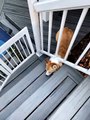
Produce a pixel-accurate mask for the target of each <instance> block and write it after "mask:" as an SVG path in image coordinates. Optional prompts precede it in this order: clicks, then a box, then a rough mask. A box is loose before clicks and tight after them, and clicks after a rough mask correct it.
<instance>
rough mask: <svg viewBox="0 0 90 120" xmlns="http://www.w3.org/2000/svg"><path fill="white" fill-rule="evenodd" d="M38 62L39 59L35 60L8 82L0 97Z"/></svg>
mask: <svg viewBox="0 0 90 120" xmlns="http://www.w3.org/2000/svg"><path fill="white" fill-rule="evenodd" d="M39 63H40V60H36V61H35V62H34V63H33V64H32V65H31V66H29V67H28V68H27V69H26V70H25V71H23V72H22V73H21V74H20V75H19V76H17V78H15V79H13V80H12V81H11V82H9V83H8V84H7V85H6V86H5V87H4V89H3V90H2V92H1V93H0V97H1V96H3V95H4V94H5V93H6V92H7V91H8V90H10V89H11V88H12V87H13V86H14V85H16V84H17V83H18V82H19V81H21V80H22V79H19V78H23V77H24V76H25V75H27V74H28V73H29V72H31V71H32V70H33V69H34V68H35V67H36V66H37V65H38V64H39Z"/></svg>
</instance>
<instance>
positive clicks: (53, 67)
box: [46, 27, 73, 76]
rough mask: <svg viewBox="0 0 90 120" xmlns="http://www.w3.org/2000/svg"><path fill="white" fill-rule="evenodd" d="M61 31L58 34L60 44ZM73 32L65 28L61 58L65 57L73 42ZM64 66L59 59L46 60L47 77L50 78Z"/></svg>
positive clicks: (60, 51) (59, 54) (61, 44)
mask: <svg viewBox="0 0 90 120" xmlns="http://www.w3.org/2000/svg"><path fill="white" fill-rule="evenodd" d="M59 32H60V30H59V31H58V32H57V33H56V41H57V42H58V37H59ZM72 36H73V31H72V30H71V29H69V28H68V27H65V28H64V30H63V33H62V37H61V43H60V46H59V50H58V56H59V57H61V58H64V57H65V54H66V52H67V49H68V46H69V44H70V42H71V39H72ZM61 66H62V63H61V62H60V61H59V59H58V58H57V57H51V58H50V59H49V60H47V59H46V75H47V76H49V75H51V74H52V73H54V72H55V71H57V70H58V69H59V68H60V67H61Z"/></svg>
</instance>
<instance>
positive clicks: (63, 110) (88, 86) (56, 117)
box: [48, 77, 90, 120]
mask: <svg viewBox="0 0 90 120" xmlns="http://www.w3.org/2000/svg"><path fill="white" fill-rule="evenodd" d="M89 96H90V77H88V78H86V79H85V80H84V81H83V82H82V83H81V84H80V85H79V86H78V87H77V88H76V89H75V90H74V91H73V93H72V94H71V95H70V96H69V97H68V98H67V99H66V100H65V101H64V102H63V103H62V105H61V106H59V107H58V109H57V111H56V112H55V113H54V114H53V115H52V116H51V117H50V118H49V119H48V120H70V119H71V118H72V117H73V115H74V114H75V113H76V112H77V111H78V110H79V109H80V107H81V106H82V105H83V104H84V102H85V101H86V100H87V99H88V97H89Z"/></svg>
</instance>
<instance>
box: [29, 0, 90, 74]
mask: <svg viewBox="0 0 90 120" xmlns="http://www.w3.org/2000/svg"><path fill="white" fill-rule="evenodd" d="M27 1H28V6H29V12H30V18H31V21H32V28H33V33H34V38H35V43H36V48H37V51H38V52H41V53H43V54H46V55H48V56H50V57H52V56H54V57H58V50H59V45H60V40H61V35H62V32H63V28H64V25H65V22H66V18H67V14H68V11H69V10H74V9H82V13H81V16H80V18H79V21H78V23H77V26H76V29H75V31H74V35H73V37H72V40H71V43H70V45H69V47H68V50H67V52H66V55H65V57H64V58H60V57H59V59H60V61H61V62H62V63H64V64H67V65H69V66H71V67H73V68H75V69H77V70H79V71H81V72H84V73H86V74H88V75H90V69H86V68H83V67H81V66H79V65H78V64H79V62H80V60H81V59H82V58H83V56H84V55H85V54H86V53H87V51H88V50H89V49H90V42H89V43H88V45H87V46H86V48H85V49H84V51H83V52H82V54H81V55H80V56H79V58H78V59H77V61H76V62H75V63H72V62H70V61H68V60H67V58H68V56H69V53H70V51H71V49H72V46H73V44H74V42H75V40H76V37H77V35H78V33H79V30H80V28H81V26H82V24H83V21H84V19H85V17H86V14H87V12H88V10H89V8H90V0H83V1H82V0H73V1H72V0H69V1H67V0H44V1H42V2H41V1H40V2H37V0H27ZM47 11H48V12H49V30H48V49H47V50H44V44H43V19H42V12H47ZM54 11H63V15H62V19H61V24H60V33H59V38H58V43H57V46H56V52H55V54H52V53H51V52H50V49H51V33H52V25H53V12H54ZM38 14H39V15H38ZM39 21H40V22H39Z"/></svg>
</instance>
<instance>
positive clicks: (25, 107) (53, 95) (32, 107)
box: [0, 55, 83, 120]
mask: <svg viewBox="0 0 90 120" xmlns="http://www.w3.org/2000/svg"><path fill="white" fill-rule="evenodd" d="M45 57H46V56H43V57H40V58H39V57H37V55H33V56H32V57H31V59H30V61H29V62H28V63H29V67H28V68H27V69H26V70H25V71H23V72H22V73H21V74H20V75H19V76H18V77H16V78H15V79H13V80H12V81H11V82H9V83H8V84H7V85H6V86H5V87H4V89H3V90H2V91H1V93H0V120H6V119H7V120H18V119H20V120H24V119H27V120H44V119H46V118H48V117H49V115H50V114H51V113H52V112H53V111H54V110H55V109H56V108H57V107H58V106H59V105H60V104H61V103H62V102H63V101H65V100H66V98H67V96H68V95H69V94H71V93H72V92H73V90H74V89H75V88H76V86H78V84H79V83H81V82H82V80H83V77H82V76H81V74H80V73H79V72H77V71H76V70H74V69H72V68H70V67H68V66H66V65H63V67H62V68H61V69H60V70H58V71H57V72H56V73H54V74H53V75H52V76H50V77H47V76H46V75H45V61H44V59H45Z"/></svg>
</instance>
